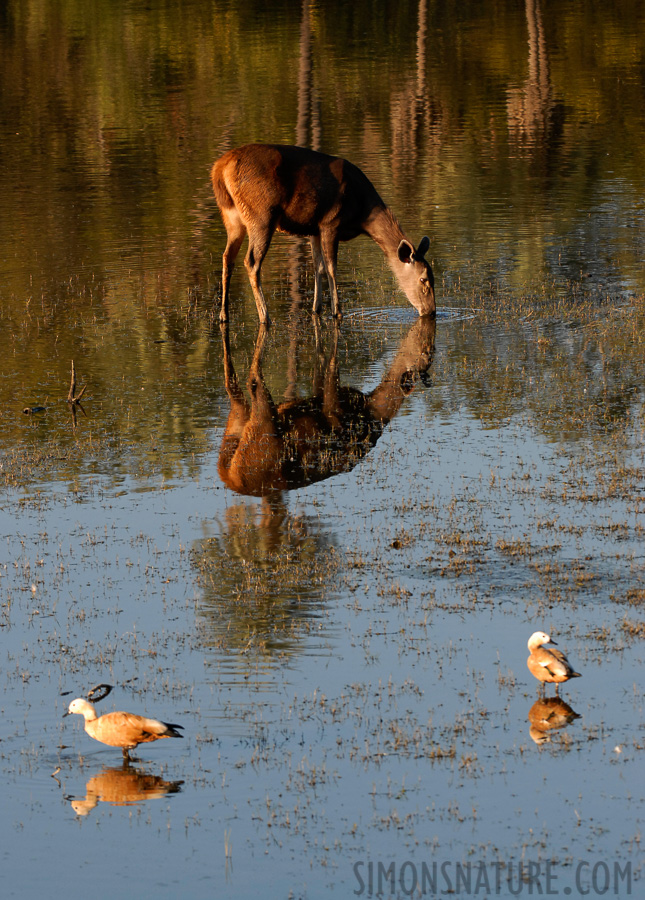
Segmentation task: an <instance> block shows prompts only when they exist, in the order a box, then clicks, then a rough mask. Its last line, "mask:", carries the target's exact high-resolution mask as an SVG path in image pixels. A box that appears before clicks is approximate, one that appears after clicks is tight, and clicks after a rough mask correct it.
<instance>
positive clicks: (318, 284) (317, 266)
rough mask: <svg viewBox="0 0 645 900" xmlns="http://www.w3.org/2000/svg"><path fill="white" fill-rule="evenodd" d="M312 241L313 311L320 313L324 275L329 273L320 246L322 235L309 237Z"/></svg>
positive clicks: (316, 313)
mask: <svg viewBox="0 0 645 900" xmlns="http://www.w3.org/2000/svg"><path fill="white" fill-rule="evenodd" d="M309 240H310V243H311V255H312V257H313V261H314V305H313V307H312V310H311V311H312V313H314V314H315V315H318V314H319V313H320V310H321V309H322V277H323V275H326V274H327V269H326V267H325V260H324V259H323V255H322V249H321V246H320V236H319V235H317V234H316V235H312V237H311V238H310V239H309Z"/></svg>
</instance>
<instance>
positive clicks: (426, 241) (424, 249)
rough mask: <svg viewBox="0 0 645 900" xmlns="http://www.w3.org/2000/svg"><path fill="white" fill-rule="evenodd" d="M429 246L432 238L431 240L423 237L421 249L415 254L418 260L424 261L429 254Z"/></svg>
mask: <svg viewBox="0 0 645 900" xmlns="http://www.w3.org/2000/svg"><path fill="white" fill-rule="evenodd" d="M429 246H430V238H429V237H422V238H421V241H420V242H419V247H418V249H417V252H416V253H415V254H414V256H415V258H416V259H423V257H424V256H425V255H426V253H427V252H428V247H429Z"/></svg>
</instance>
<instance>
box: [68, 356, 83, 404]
mask: <svg viewBox="0 0 645 900" xmlns="http://www.w3.org/2000/svg"><path fill="white" fill-rule="evenodd" d="M85 388H86V385H83V387H82V388H81V392H80V394H79V395H78V396H76V369H75V368H74V360H72V380H71V382H70V386H69V394H68V395H67V402H68V403H78V401H79V400H80V399H81V397H82V396H83V394H84V393H85Z"/></svg>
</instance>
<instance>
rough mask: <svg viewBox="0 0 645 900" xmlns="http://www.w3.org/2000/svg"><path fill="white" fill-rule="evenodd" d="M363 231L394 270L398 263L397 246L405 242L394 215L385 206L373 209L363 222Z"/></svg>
mask: <svg viewBox="0 0 645 900" xmlns="http://www.w3.org/2000/svg"><path fill="white" fill-rule="evenodd" d="M364 229H365V232H366V234H368V235H369V236H370V237H371V238H372V240H373V241H374V242H375V243H376V244H378V245H379V247H380V248H381V250H382V251H383V253H384V254H385V256H386V257H387V259H388V262H389V263H390V265H391V266H392V267H393V268H395V266H396V264H397V263H398V262H399V257H398V254H397V251H398V248H399V244H400V243H401V241H403V240H405V235H404V234H403V231H402V229H401V226H400V225H399V223H398V221H397V218H396V216H395V215H394V213H393V212H392V211H391V210H390V209H389V208H388V207H387V206H385V205H383V206H376V207H374V209H373V210H372V212H371V213H370V215H369V217H368V218H367V221H366V222H365V225H364Z"/></svg>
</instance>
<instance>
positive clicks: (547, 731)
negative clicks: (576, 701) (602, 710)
mask: <svg viewBox="0 0 645 900" xmlns="http://www.w3.org/2000/svg"><path fill="white" fill-rule="evenodd" d="M580 718H581V716H579V715H578V713H577V712H576V711H575V710H574V709H573V708H572V707H571V706H569V704H568V703H567V702H566V701H565V700H562V698H561V697H542V698H540V699H539V700H536V701H535V703H534V704H533V706H532V707H531V708H530V710H529V714H528V720H529V735H530V736H531V739H532V740H533V741H534V742H535V743H536V744H537V745H538V746H540V745H541V744H546V743H548V742H549V741H550V740H551V738H552V735H553V733H554V732H556V731H560V730H561V729H563V728H567V727H568V726H569V725H570V724H571V723H572V722H575V720H576V719H580Z"/></svg>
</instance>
